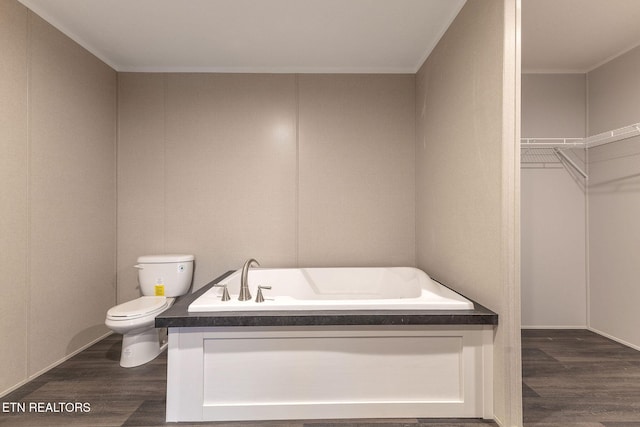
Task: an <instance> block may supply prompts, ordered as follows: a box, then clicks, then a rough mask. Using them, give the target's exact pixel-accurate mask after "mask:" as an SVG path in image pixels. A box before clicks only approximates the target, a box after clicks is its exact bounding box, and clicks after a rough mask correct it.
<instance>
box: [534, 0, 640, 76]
mask: <svg viewBox="0 0 640 427" xmlns="http://www.w3.org/2000/svg"><path fill="white" fill-rule="evenodd" d="M638 45H640V0H522V70H523V72H579V73H584V72H587V71H591V70H592V69H594V68H596V67H598V66H600V65H602V64H604V63H605V62H607V61H609V60H611V59H613V58H614V57H616V56H618V55H620V54H622V53H624V52H626V51H628V50H630V49H631V48H634V47H636V46H638Z"/></svg>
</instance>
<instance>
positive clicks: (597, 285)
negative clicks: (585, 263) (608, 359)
mask: <svg viewBox="0 0 640 427" xmlns="http://www.w3.org/2000/svg"><path fill="white" fill-rule="evenodd" d="M587 78H588V81H589V133H590V134H592V135H593V134H598V133H601V132H604V131H607V130H613V129H616V128H620V127H622V126H627V125H631V124H634V123H638V122H640V48H636V49H633V50H631V51H629V52H628V53H626V54H624V55H622V56H620V57H618V58H616V59H614V60H612V61H610V62H608V63H606V64H604V65H602V66H601V67H599V68H597V69H595V70H593V71H591V72H589V73H588V76H587ZM639 177H640V138H638V137H636V138H633V139H629V140H626V141H620V142H614V143H611V144H607V145H603V146H600V147H596V148H592V149H590V150H589V271H590V276H589V288H590V294H591V298H590V307H589V308H590V326H591V327H592V328H593V329H595V330H597V331H599V332H601V333H603V334H605V335H608V336H611V337H613V338H615V339H618V340H621V341H623V342H626V343H627V344H630V345H632V346H635V347H636V348H639V349H640V330H639V329H638V327H637V326H638V315H637V313H638V306H639V305H640V287H639V286H638V277H640V263H639V262H638V256H639V253H640V251H639V242H640V222H638V217H639V215H638V214H639V212H640V178H639Z"/></svg>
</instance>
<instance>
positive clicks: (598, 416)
mask: <svg viewBox="0 0 640 427" xmlns="http://www.w3.org/2000/svg"><path fill="white" fill-rule="evenodd" d="M522 367H523V369H522V371H523V372H522V375H523V390H522V392H523V406H524V408H523V409H524V425H525V426H527V427H529V426H531V427H533V426H536V427H547V426H548V427H551V426H576V427H632V426H633V427H638V426H640V352H639V351H636V350H634V349H632V348H629V347H626V346H624V345H622V344H619V343H616V342H615V341H611V340H609V339H607V338H604V337H602V336H600V335H597V334H595V333H593V332H589V331H585V330H525V331H523V333H522Z"/></svg>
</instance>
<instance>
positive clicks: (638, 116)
mask: <svg viewBox="0 0 640 427" xmlns="http://www.w3.org/2000/svg"><path fill="white" fill-rule="evenodd" d="M639 75H640V47H637V48H635V49H632V50H630V51H629V52H627V53H626V54H624V55H621V56H619V57H617V58H615V59H613V60H611V61H609V62H607V63H606V64H604V65H602V66H600V67H598V68H596V69H595V70H592V71H590V72H589V73H587V80H588V82H589V99H588V102H589V132H588V134H589V135H597V134H599V133H602V132H606V131H609V130H613V129H618V128H621V127H624V126H628V125H631V124H634V123H638V122H640V84H638V82H639V80H640V78H639V77H638V76H639Z"/></svg>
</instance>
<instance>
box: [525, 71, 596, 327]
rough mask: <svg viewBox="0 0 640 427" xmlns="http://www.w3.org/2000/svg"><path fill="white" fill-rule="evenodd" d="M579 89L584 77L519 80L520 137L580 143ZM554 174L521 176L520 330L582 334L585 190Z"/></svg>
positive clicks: (577, 181)
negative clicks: (562, 330)
mask: <svg viewBox="0 0 640 427" xmlns="http://www.w3.org/2000/svg"><path fill="white" fill-rule="evenodd" d="M586 89H587V86H586V75H585V74H524V75H523V76H522V117H521V119H522V136H523V137H524V138H559V137H573V138H583V137H584V136H585V132H586V105H587V104H586ZM581 151H582V153H577V154H581V155H582V158H584V153H583V152H584V150H581ZM558 167H559V169H553V168H549V167H546V168H531V167H530V166H528V165H526V164H525V165H523V169H522V192H521V202H522V215H521V227H522V284H521V287H522V325H523V326H524V327H586V326H587V283H586V246H585V243H586V242H585V240H586V238H585V229H586V228H585V227H586V225H585V224H586V214H585V207H586V204H585V182H584V180H583V179H582V178H581V177H579V176H577V174H576V173H574V172H573V171H572V170H571V169H569V170H567V169H565V168H563V167H562V166H561V165H558Z"/></svg>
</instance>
